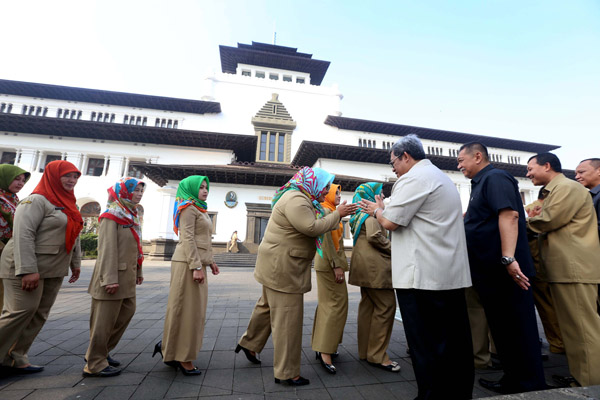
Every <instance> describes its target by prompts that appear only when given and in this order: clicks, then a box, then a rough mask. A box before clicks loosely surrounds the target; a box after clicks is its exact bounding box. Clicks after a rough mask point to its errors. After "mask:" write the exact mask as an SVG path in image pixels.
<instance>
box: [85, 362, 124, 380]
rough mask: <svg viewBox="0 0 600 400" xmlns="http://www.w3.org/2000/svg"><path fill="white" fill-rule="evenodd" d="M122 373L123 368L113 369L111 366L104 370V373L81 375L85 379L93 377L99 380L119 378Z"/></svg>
mask: <svg viewBox="0 0 600 400" xmlns="http://www.w3.org/2000/svg"><path fill="white" fill-rule="evenodd" d="M120 373H121V368H115V367H111V366H110V365H109V366H108V367H106V368H104V369H103V370H102V371H100V372H86V371H83V372H82V373H81V375H82V376H83V377H84V378H92V377H97V378H108V377H111V376H117V375H119V374H120Z"/></svg>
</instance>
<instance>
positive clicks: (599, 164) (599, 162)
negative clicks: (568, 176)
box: [579, 157, 600, 168]
mask: <svg viewBox="0 0 600 400" xmlns="http://www.w3.org/2000/svg"><path fill="white" fill-rule="evenodd" d="M585 161H589V162H590V163H591V164H592V167H594V168H600V158H595V157H594V158H586V159H585V160H581V161H580V162H579V164H581V163H582V162H585Z"/></svg>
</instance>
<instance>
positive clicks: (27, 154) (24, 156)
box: [17, 149, 37, 172]
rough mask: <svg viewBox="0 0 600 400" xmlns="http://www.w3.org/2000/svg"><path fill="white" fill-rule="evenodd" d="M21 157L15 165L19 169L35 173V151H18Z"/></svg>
mask: <svg viewBox="0 0 600 400" xmlns="http://www.w3.org/2000/svg"><path fill="white" fill-rule="evenodd" d="M20 153H21V157H20V160H19V163H18V164H17V165H18V166H19V167H21V168H23V169H24V170H25V171H28V172H35V170H34V168H35V165H36V161H37V160H36V158H35V156H36V154H37V150H34V149H20Z"/></svg>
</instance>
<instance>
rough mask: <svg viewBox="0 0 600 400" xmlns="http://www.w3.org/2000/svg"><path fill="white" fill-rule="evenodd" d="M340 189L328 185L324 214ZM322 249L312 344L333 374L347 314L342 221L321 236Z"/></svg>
mask: <svg viewBox="0 0 600 400" xmlns="http://www.w3.org/2000/svg"><path fill="white" fill-rule="evenodd" d="M341 192H342V189H341V186H340V185H334V184H331V187H330V189H329V193H327V195H326V196H325V201H323V202H322V203H321V205H322V206H323V209H324V210H325V215H329V214H330V213H332V212H333V211H335V208H336V207H337V205H338V204H340V199H341V196H342V193H341ZM322 251H323V255H322V256H320V255H316V256H315V272H316V275H317V290H318V292H317V296H318V297H317V298H318V305H317V309H316V310H315V321H314V324H313V332H312V342H311V346H312V349H313V350H314V351H315V353H316V356H317V360H320V361H321V365H322V366H323V368H325V370H326V371H327V372H329V373H330V374H335V373H336V369H335V366H334V365H333V363H332V362H331V357H332V354H336V353H337V348H338V345H339V344H340V343H342V336H343V335H344V326H345V325H346V318H347V316H348V287H347V286H346V281H345V279H344V272H345V271H348V260H347V259H346V253H345V252H344V227H343V225H342V223H341V222H340V223H339V224H338V226H337V227H336V229H334V230H332V231H331V232H327V233H325V234H324V235H323V247H322Z"/></svg>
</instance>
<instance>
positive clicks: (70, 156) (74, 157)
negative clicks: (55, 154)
mask: <svg viewBox="0 0 600 400" xmlns="http://www.w3.org/2000/svg"><path fill="white" fill-rule="evenodd" d="M63 154H66V157H65V158H64V159H65V160H67V161H69V162H70V163H72V164H73V165H75V166H76V167H77V169H78V170H80V171H81V168H82V165H81V161H82V158H83V154H81V153H78V152H72V151H69V152H67V153H63Z"/></svg>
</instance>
